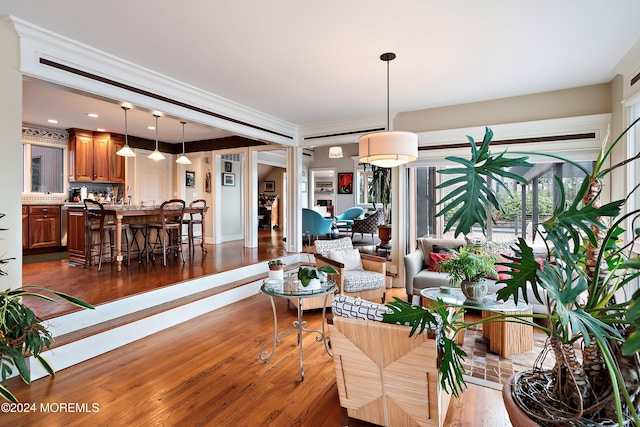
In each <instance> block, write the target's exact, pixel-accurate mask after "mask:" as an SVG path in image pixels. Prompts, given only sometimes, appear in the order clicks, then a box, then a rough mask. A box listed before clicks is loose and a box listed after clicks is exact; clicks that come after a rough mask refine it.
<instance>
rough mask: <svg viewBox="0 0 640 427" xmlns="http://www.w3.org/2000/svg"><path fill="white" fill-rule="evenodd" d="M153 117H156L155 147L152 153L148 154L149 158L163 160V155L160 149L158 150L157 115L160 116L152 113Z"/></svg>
mask: <svg viewBox="0 0 640 427" xmlns="http://www.w3.org/2000/svg"><path fill="white" fill-rule="evenodd" d="M153 117H155V118H156V149H155V150H154V151H153V153H151V154H149V158H150V159H151V160H164V156H163V155H162V153H161V152H160V150H158V117H160V116H159V115H158V114H154V115H153Z"/></svg>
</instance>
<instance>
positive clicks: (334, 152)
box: [329, 147, 342, 159]
mask: <svg viewBox="0 0 640 427" xmlns="http://www.w3.org/2000/svg"><path fill="white" fill-rule="evenodd" d="M329 158H330V159H340V158H342V147H330V148H329Z"/></svg>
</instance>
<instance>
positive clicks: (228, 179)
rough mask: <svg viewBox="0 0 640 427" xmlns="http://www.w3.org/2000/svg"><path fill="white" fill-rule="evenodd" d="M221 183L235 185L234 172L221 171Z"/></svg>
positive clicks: (228, 185)
mask: <svg viewBox="0 0 640 427" xmlns="http://www.w3.org/2000/svg"><path fill="white" fill-rule="evenodd" d="M222 185H224V186H227V187H233V186H235V185H236V174H234V173H226V172H225V173H223V174H222Z"/></svg>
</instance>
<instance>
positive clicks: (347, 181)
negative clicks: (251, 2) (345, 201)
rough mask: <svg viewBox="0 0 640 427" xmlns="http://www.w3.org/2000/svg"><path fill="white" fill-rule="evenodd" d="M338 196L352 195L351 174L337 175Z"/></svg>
mask: <svg viewBox="0 0 640 427" xmlns="http://www.w3.org/2000/svg"><path fill="white" fill-rule="evenodd" d="M338 194H353V173H352V172H348V173H338Z"/></svg>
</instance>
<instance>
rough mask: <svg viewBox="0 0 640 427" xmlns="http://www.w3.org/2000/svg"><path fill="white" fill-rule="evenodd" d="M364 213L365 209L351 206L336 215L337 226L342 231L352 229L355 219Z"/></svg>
mask: <svg viewBox="0 0 640 427" xmlns="http://www.w3.org/2000/svg"><path fill="white" fill-rule="evenodd" d="M363 215H364V209H362V208H360V207H357V206H356V207H353V208H349V209H347V210H346V211H344V212H342V213H341V214H340V215H338V216H336V226H337V227H338V230H340V231H351V226H352V225H353V220H354V219H356V218H360V217H362V216H363Z"/></svg>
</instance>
